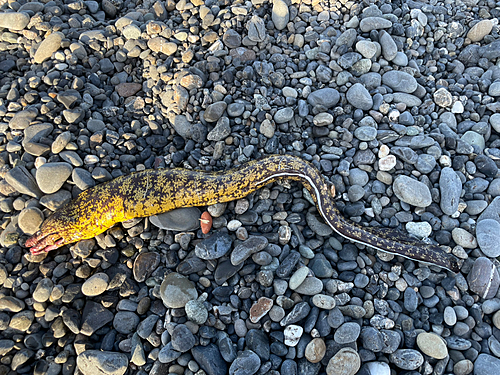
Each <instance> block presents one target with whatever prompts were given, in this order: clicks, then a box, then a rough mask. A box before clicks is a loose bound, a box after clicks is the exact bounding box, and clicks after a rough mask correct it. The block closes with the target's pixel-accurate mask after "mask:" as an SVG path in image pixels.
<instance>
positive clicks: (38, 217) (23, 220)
mask: <svg viewBox="0 0 500 375" xmlns="http://www.w3.org/2000/svg"><path fill="white" fill-rule="evenodd" d="M17 220H18V221H17V222H18V225H19V228H20V229H21V230H22V231H23V232H24V233H26V234H29V235H31V234H34V233H35V232H36V231H37V230H38V229H39V228H40V226H41V225H42V223H43V220H44V215H43V212H42V211H41V210H40V209H39V208H38V207H28V208H25V209H23V210H22V211H21V213H20V214H19V217H18V219H17Z"/></svg>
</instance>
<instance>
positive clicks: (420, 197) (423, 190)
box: [393, 175, 432, 207]
mask: <svg viewBox="0 0 500 375" xmlns="http://www.w3.org/2000/svg"><path fill="white" fill-rule="evenodd" d="M393 189H394V194H395V195H396V197H398V199H400V200H402V201H403V202H405V203H408V204H411V205H412V206H417V207H427V206H429V205H430V204H431V203H432V197H431V192H430V191H429V188H428V187H427V185H425V184H424V183H422V182H420V181H417V180H415V179H413V178H410V177H408V176H404V175H401V176H398V177H397V178H396V179H395V180H394V183H393Z"/></svg>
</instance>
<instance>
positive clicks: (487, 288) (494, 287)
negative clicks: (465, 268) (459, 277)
mask: <svg viewBox="0 0 500 375" xmlns="http://www.w3.org/2000/svg"><path fill="white" fill-rule="evenodd" d="M467 282H468V283H469V289H470V290H471V291H472V292H474V293H476V294H477V295H478V296H480V297H481V298H484V299H490V298H493V297H494V296H495V295H496V294H497V291H498V287H499V286H500V276H499V275H498V271H497V268H496V267H495V265H494V264H493V263H492V262H491V261H490V260H489V259H488V258H485V257H481V258H477V259H476V261H475V262H474V265H473V266H472V269H471V271H470V272H469V274H468V275H467Z"/></svg>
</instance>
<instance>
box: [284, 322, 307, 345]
mask: <svg viewBox="0 0 500 375" xmlns="http://www.w3.org/2000/svg"><path fill="white" fill-rule="evenodd" d="M303 333H304V328H302V327H301V326H298V325H295V324H290V325H289V326H287V327H286V328H285V331H284V334H285V345H286V346H291V347H294V346H297V344H298V343H299V340H300V338H301V337H302V334H303Z"/></svg>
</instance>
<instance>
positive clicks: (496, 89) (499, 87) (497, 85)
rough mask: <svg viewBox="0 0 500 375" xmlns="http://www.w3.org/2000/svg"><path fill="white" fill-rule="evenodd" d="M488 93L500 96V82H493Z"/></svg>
mask: <svg viewBox="0 0 500 375" xmlns="http://www.w3.org/2000/svg"><path fill="white" fill-rule="evenodd" d="M488 94H489V95H491V96H500V82H493V83H492V84H491V85H490V87H489V89H488Z"/></svg>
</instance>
